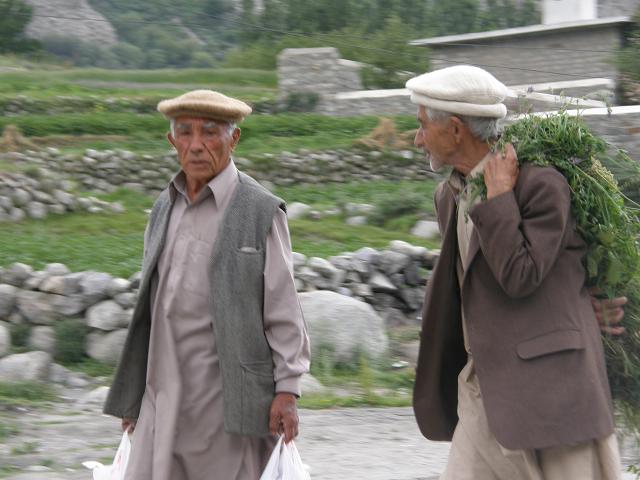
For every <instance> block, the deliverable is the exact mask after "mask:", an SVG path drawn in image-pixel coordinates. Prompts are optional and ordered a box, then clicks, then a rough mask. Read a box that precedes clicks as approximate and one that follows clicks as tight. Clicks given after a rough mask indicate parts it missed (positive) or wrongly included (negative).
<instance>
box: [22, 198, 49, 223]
mask: <svg viewBox="0 0 640 480" xmlns="http://www.w3.org/2000/svg"><path fill="white" fill-rule="evenodd" d="M27 213H28V214H29V217H30V218H34V219H36V220H40V219H42V218H45V217H46V216H47V206H46V205H45V204H44V203H41V202H29V203H28V204H27Z"/></svg>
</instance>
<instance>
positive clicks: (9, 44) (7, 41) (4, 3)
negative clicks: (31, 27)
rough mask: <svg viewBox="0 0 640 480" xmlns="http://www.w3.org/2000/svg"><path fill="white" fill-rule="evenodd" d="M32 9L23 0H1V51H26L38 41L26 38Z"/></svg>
mask: <svg viewBox="0 0 640 480" xmlns="http://www.w3.org/2000/svg"><path fill="white" fill-rule="evenodd" d="M31 14H32V9H31V7H30V6H29V5H27V4H26V3H25V2H24V1H23V0H0V52H24V51H29V50H33V49H35V47H36V46H37V42H34V41H33V40H27V39H26V38H24V31H25V29H26V27H27V25H28V24H29V22H30V21H31Z"/></svg>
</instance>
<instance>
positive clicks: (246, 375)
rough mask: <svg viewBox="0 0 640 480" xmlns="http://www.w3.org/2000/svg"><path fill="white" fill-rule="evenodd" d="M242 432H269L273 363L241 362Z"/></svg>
mask: <svg viewBox="0 0 640 480" xmlns="http://www.w3.org/2000/svg"><path fill="white" fill-rule="evenodd" d="M240 365H241V367H242V413H241V418H242V432H243V433H244V434H245V435H254V436H264V435H268V434H269V412H270V410H271V402H272V401H273V397H274V395H275V382H274V379H273V363H272V362H271V361H267V362H242V363H241V364H240Z"/></svg>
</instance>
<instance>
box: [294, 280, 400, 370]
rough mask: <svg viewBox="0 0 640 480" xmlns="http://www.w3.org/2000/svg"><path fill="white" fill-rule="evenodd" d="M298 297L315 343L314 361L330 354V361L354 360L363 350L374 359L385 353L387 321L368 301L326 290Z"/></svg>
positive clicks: (356, 359) (355, 360) (387, 343)
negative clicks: (385, 325) (385, 323)
mask: <svg viewBox="0 0 640 480" xmlns="http://www.w3.org/2000/svg"><path fill="white" fill-rule="evenodd" d="M299 298H300V305H301V306H302V311H303V313H304V318H305V320H306V322H307V325H308V327H309V336H310V338H311V344H312V345H313V346H314V348H313V349H312V354H313V356H314V359H313V361H320V357H319V356H320V355H330V357H331V358H330V359H329V360H330V361H331V363H354V362H357V361H358V357H359V355H360V354H361V353H364V354H365V355H367V356H368V357H369V358H371V359H380V358H382V357H383V356H384V355H385V354H386V351H387V347H388V345H389V340H388V338H387V335H386V333H385V328H384V321H383V319H382V318H380V316H378V314H377V313H376V312H375V310H373V308H372V307H371V306H370V305H369V304H367V303H364V302H360V301H358V300H356V299H354V298H351V297H346V296H343V295H340V294H338V293H335V292H330V291H326V290H320V291H316V292H307V293H301V294H300V295H299Z"/></svg>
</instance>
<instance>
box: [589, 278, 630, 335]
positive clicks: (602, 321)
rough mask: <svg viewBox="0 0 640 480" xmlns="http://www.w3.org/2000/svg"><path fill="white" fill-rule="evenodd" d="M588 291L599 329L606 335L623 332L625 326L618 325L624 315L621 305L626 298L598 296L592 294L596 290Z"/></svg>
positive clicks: (625, 301)
mask: <svg viewBox="0 0 640 480" xmlns="http://www.w3.org/2000/svg"><path fill="white" fill-rule="evenodd" d="M589 293H590V295H591V305H592V306H593V311H594V312H595V313H596V319H598V325H599V326H600V331H601V332H602V333H604V334H606V335H613V336H617V335H622V334H623V333H624V332H625V328H624V327H623V326H621V325H620V322H621V321H622V317H624V309H623V308H622V307H623V306H624V305H626V303H627V298H626V297H617V298H612V299H608V298H604V299H602V298H598V297H595V296H594V295H596V294H597V293H598V292H597V291H595V290H593V289H592V290H590V291H589Z"/></svg>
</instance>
